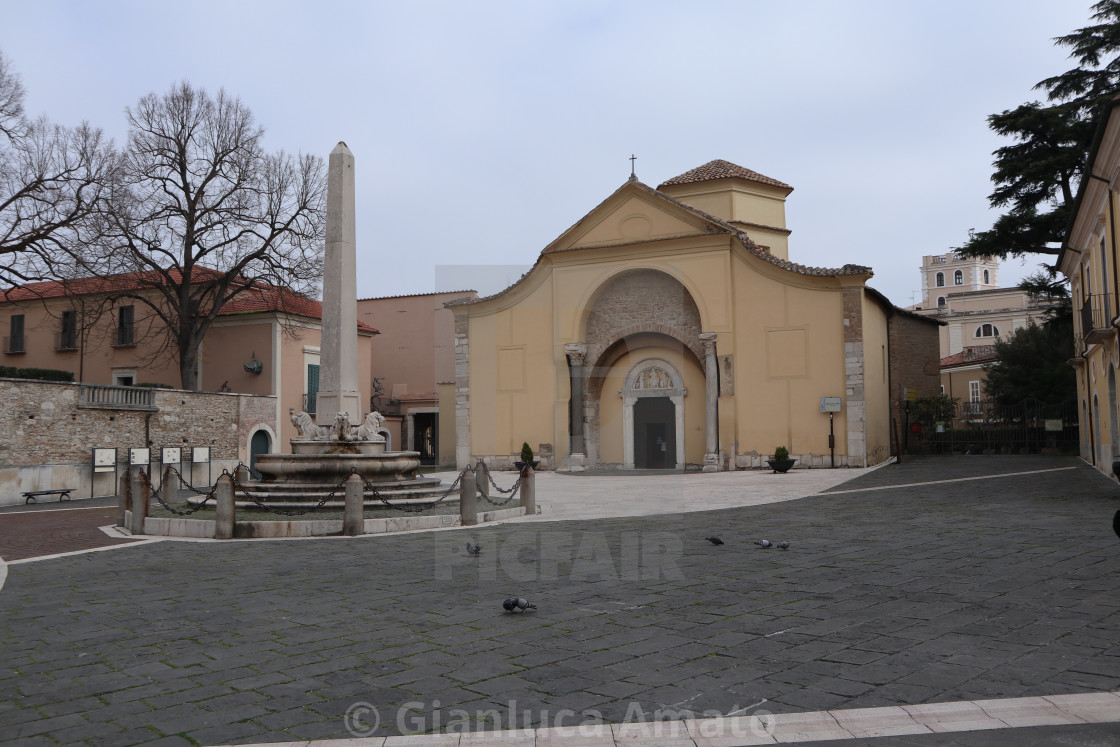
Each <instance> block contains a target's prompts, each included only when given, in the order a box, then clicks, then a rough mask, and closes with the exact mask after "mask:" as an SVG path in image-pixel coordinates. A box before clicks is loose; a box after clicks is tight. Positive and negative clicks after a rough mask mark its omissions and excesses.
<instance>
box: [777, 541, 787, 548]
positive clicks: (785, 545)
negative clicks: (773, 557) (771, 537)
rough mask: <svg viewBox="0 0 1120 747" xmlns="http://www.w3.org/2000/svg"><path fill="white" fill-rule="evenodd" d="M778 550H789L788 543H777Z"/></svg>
mask: <svg viewBox="0 0 1120 747" xmlns="http://www.w3.org/2000/svg"><path fill="white" fill-rule="evenodd" d="M778 549H779V550H788V549H789V543H788V542H779V543H778Z"/></svg>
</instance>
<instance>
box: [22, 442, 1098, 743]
mask: <svg viewBox="0 0 1120 747" xmlns="http://www.w3.org/2000/svg"><path fill="white" fill-rule="evenodd" d="M965 462H966V465H965V466H966V468H967V470H975V471H983V470H985V469H1004V470H1005V471H1016V470H1025V469H1036V468H1039V467H1040V466H1054V465H1058V466H1068V467H1073V468H1074V469H1069V470H1065V471H1062V472H1054V473H1039V474H1034V475H1030V476H1022V477H1005V478H1000V479H998V480H984V481H978V482H975V483H968V482H962V483H955V484H954V486H953V490H952V491H946V490H945V489H944V485H940V484H934V485H928V486H921V485H915V486H912V487H903V488H896V489H894V490H889V491H887V490H885V491H873V492H864V493H845V494H841V495H836V496H830V495H827V494H826V495H821V496H818V497H810V498H802V499H800V500H793V501H787V502H784V503H775V504H771V505H763V506H755V507H747V508H738V509H726V510H720V511H714V512H706V513H704V512H701V513H693V514H674V515H671V516H665V515H663V516H651V517H626V518H617V519H602V520H597V521H596V524H595V531H597V532H599V533H600V534H601V535H602V536H603V537H604V538H605V540H604V541H605V543H606V546H607V548H608V550H609V551H611V552H612V553H613V555H614V557H621V555H620V554H619V553H620V552H621V549H622V548H621V542H622V539H621V538H622V537H624V536H627V535H628V533H629V534H630V535H632V534H633V533H638V534H639V536H640V534H641V533H642V532H657V533H668V534H677V535H678V536H681V537H682V538H689V537H693V536H700V537H702V536H703V534H704V532H706V531H710V528H711V527H712V526H719V527H720V532H721V533H723V534H725V535H738V536H743V537H750V536H759V535H760V534H768V535H771V536H777V535H779V534H786V533H788V531H789V527H790V526H797V527H798V528H799V530H798V534H799V538H798V542H797V543H796V545H795V547H794V548H793V549H791V550H790V551H789V552H788V553H782V554H780V555H779V554H778V553H767V552H764V551H761V550H759V551H757V552H751V551H749V550H744V551H743V552H740V553H738V554H737V555H736V554H734V553H715V552H712V551H711V550H710V549H709V547H708V546H706V545H705V544H703V543H701V544H699V545H697V546H692V545H690V544H688V542H685V544H684V550H683V551H682V552H681V553H680V555H679V556H678V557H676V558H675V559H674V560H675V563H676V565H677V566H678V567H679V568H680V569H681V571H682V574H683V576H684V577H683V578H681V579H657V580H650V581H625V582H623V581H594V580H589V579H587V578H579V577H576V576H575V575H573V574H572V572H571V570H572V569H571V568H570V566H569V567H567V569H566V570H565V565H564V564H561V566H560V568H559V569H558V572H557V573H555V574H553V575H552V576H550V577H537V578H534V579H533V580H532V581H531V582H529V583H528V584H526V585H523V584H520V583H518V588H527V587H528V588H527V592H526V593H531V595H532V597H533V598H534V600H535V601H537V602H538V604H541V608H540V610H539V613H535V614H533V615H519V616H515V617H514V616H508V615H503V614H502V612H501V611H500V609H499V610H495V609H494V603H493V600H494V599H500V598H502V595H503V594H508V593H509V592H508V590H509V588H510V587H511V586H512V585H513V583H514V582H515V579H513V578H512V577H511V576H509V574H508V573H506V572H505V571H503V570H502V569H498V572H497V575H496V577H495V578H492V579H486V578H483V577H481V576H480V575H479V573H478V569H477V568H474V569H473V573H474V575H457V576H456V582H455V583H454V584H452V585H451V586H450V587H449V586H448V584H447V583H446V582H444V581H439V580H437V579H436V578H435V574H434V573H432V570H433V566H432V562H433V560H432V559H433V557H434V556H433V544H432V542H433V536H432V535H430V534H415V535H399V536H385V537H378V538H376V539H375V540H373V539H371V540H369V541H363V542H360V543H338V542H306V543H283V545H282V552H278V548H280V544H279V543H245V544H239V543H230V544H195V543H171V542H167V543H159V544H153V545H144V546H138V547H133V548H129V549H127V550H123V551H115V552H112V553H97V554H94V555H89V556H77V557H70V558H60V559H57V560H51V561H44V562H41V563H32V564H24V565H20V566H13V567H11V569H10V575H9V578H8V581H7V583H6V585H5V587H4V589H3V591H2V593H0V640H4V641H5V642H6V644H7V642H9V641H11V642H13V645H11V646H8V645H5V647H4V649H3V650H0V703H3V702H4V701H5V700H12V701H20V702H22V703H23V704H24V707H23V708H22V709H20V710H14V711H3V712H0V723H3V724H5V727H3V728H6V727H7V725H8V723H9V721H8V720H7V719H5V717H4V716H5V714H7V713H9V712H14V713H15V714H17V715H18V716H19V717H21V718H22V717H23V716H25V715H27V708H28V707H29V706H32V705H35V706H38V707H41V708H44V709H45V708H47V707H48V706H49V705H54V704H57V705H58V708H56V709H54V710H55V712H56V713H58V714H59V715H62V711H63V710H69V708H68V707H67V706H66V705H65V703H67V702H72V703H81V704H88V706H75V710H73V711H71V713H73V714H75V715H80V716H82V717H84V718H89V719H91V720H92V721H94V722H97V723H108V722H114V721H115V722H116V723H117V724H119V725H120V727H121V728H123V729H125V731H123V732H120V734H123V735H128V734H132V735H133V738H132V741H131V743H132V744H139V743H141V742H142V741H152V739H155V738H159V735H158V734H154V732H150V730H148V731H146V732H144V733H147V734H148V735H149V736H150V737H152V739H147V740H143V739H141V738H140V737H141V732H142V731H143V730H141V731H136V730H134V729H132V728H131V725H134V724H139V723H141V722H144V721H149V722H153V723H154V721H153V719H154V717H153V716H151V715H148V714H147V713H146V709H147V708H148V707H149V706H148V704H151V705H152V706H154V707H155V708H156V709H158V710H159V711H160V712H164V713H163V716H162V718H164V719H165V720H164V723H165V724H180V723H181V724H185V725H189V724H190V723H191V719H192V718H193V716H192V714H189V713H185V712H183V713H180V712H178V711H177V710H176V708H177V705H178V704H186V703H190V702H191V701H192V700H195V699H197V696H196V697H192V694H191V693H192V691H194V692H196V693H201V694H203V695H206V696H208V697H206V698H202V699H201V700H202V702H201V703H200V704H199V705H201V706H202V707H201V708H198V709H197V710H200V711H206V712H207V713H208V714H209V717H218V718H220V717H223V716H224V717H225V719H226V722H227V723H226V725H227V726H229V727H230V728H231V729H233V728H234V727H236V730H235V731H231V732H230V733H229V734H228V735H223V734H221V733H220V732H215V735H216V736H215V738H213V739H206V740H198V741H200V742H203V743H209V744H214V743H218V742H221V741H227V740H229V741H246V740H252V739H254V738H255V737H256V733H249V732H251V731H252V729H258V730H259V733H260V734H266V733H268V734H275V733H283V732H284V730H285V728H286V727H287V726H288V725H287V724H285V723H283V722H284V721H285V720H292V721H293V723H292V724H291V726H292V727H300V728H302V731H301V732H299V733H291V734H290V738H304V739H312V738H320V737H325V736H331V735H335V734H337V735H341V736H346V733H345V727H344V724H343V723H342V719H341V717H340V716H341V713H342V712H344V710H345V707H346V706H348V705H350V704H351V703H353V702H354V701H355V700H356V699H366V700H370V702H373V699H375V696H378V695H379V694H380V696H381V697H377V698H376V700H377V705H378V707H380V708H389V709H390V710H393V709H394V708H395V706H396V705H398V704H400V703H403V702H407V701H408V700H412V699H426V700H432V699H435V698H436V697H437V696H438V699H439V700H440V702H441V706H440V708H441V709H443V710H444V711H445V712H446V711H449V710H450V709H452V708H454V707H456V705H457V703H456V702H455V701H459V703H463V704H475V703H490V702H492V701H499V702H500V699H501V698H502V697H504V696H506V695H507V694H513V695H515V696H516V698H517V700H518V702H519V704H520V705H521V706H523V707H524V708H528V709H530V710H532V711H534V712H539V711H540V710H541V709H542V708H545V707H547V708H552V709H554V710H556V709H560V708H565V707H567V708H572V709H573V710H579V709H586V708H595V707H599V708H601V709H602V710H603V712H604V713H608V714H617V715H618V716H619V717H620V718H621V717H622V716H624V715H625V712H626V708H627V706H628V704H629V701H630V700H632V699H637V701H638V702H639V703H640V705H641V707H642V708H649V709H653V710H656V709H657V708H658V707H659V706H662V705H664V704H673V703H680V702H683V701H687V702H688V707H690V708H692V707H695V708H696V709H697V710H700V711H702V710H703V709H704V708H706V707H708V706H709V705H713V706H716V707H717V708H721V709H722V708H728V707H730V706H731V705H739V707H745V706H748V705H750V704H752V703H755V702H757V701H758V700H759V699H760V698H766V699H767V703H768V705H770V706H773V709H772V710H776V711H777V710H782V711H786V712H788V711H789V710H790V709H800V710H809V709H813V710H815V709H820V708H836V707H840V706H843V707H844V708H851V707H858V706H860V705H861V704H866V705H868V706H889V705H900V704H914V703H930V702H936V701H937V700H938V699H942V700H948V699H952V698H954V697H962V696H963V694H969V695H970V696H971V697H974V698H975V697H984V698H990V697H1004V696H1006V695H1016V694H1030V695H1046V694H1051V695H1053V694H1058V693H1066V692H1069V693H1077V692H1084V691H1086V690H1096V689H1101V690H1111V689H1114V688H1116V687H1120V667H1110V665H1109V663H1108V662H1107V661H1105V660H1106V659H1112V658H1118V656H1117V655H1110V654H1108V653H1106V652H1109V651H1114V652H1115V653H1116V654H1120V649H1117V647H1116V644H1115V641H1116V639H1117V638H1118V633H1120V613H1118V612H1117V611H1116V610H1115V609H1114V607H1113V606H1112V605H1111V604H1110V603H1109V602H1110V600H1111V595H1112V593H1113V591H1114V585H1115V584H1114V579H1115V577H1116V574H1117V572H1118V571H1120V559H1118V558H1117V555H1116V553H1115V552H1114V550H1115V547H1114V545H1115V538H1114V537H1112V536H1111V535H1110V534H1109V533H1108V532H1105V531H1101V527H1100V526H1099V524H1100V521H1099V507H1100V505H1102V504H1103V503H1104V502H1108V501H1114V500H1115V485H1114V484H1113V483H1111V482H1109V481H1107V480H1103V479H1101V478H1100V476H1099V475H1097V474H1096V473H1095V472H1093V471H1092V470H1091V468H1089V467H1087V466H1084V465H1082V464H1080V462H1078V461H1077V460H1074V459H1063V458H1056V457H1045V458H1043V457H1039V458H1035V457H1030V458H1022V459H1018V460H1013V459H1012V458H1010V457H1009V458H992V460H991V461H988V460H987V458H984V459H982V460H979V461H971V462H970V461H968V460H965ZM960 468H961V461H960V460H959V459H958V460H953V459H948V458H946V459H940V460H939V459H928V460H925V459H915V460H907V463H905V464H903V465H898V466H895V467H888V468H884V469H882V470H878V471H876V472H872V473H870V474H868V475H866V476H864V477H862V478H860V479H859V480H858V481H857V483H856V485H855V486H852V485H848V486H846V489H851V488H852V487H859V486H868V487H870V486H876V485H883V484H887V483H889V482H890V481H891V480H895V479H898V480H900V481H901V482H904V483H920V482H921V481H922V480H923V479H931V478H932V479H940V475H943V474H944V473H945V471H946V470H953V471H957V470H959V469H960ZM736 477H737V478H739V479H743V478H749V475H746V474H744V475H742V476H741V477H740V476H736ZM601 479H603V480H608V479H611V478H601ZM628 479H629V478H628ZM651 479H656V480H661V479H662V478H651ZM690 479H691V478H690ZM697 479H699V478H697ZM658 484H660V483H658ZM1054 496H1060V497H1061V500H1052V498H1053V497H1054ZM917 505H920V506H921V507H922V510H921V511H915V510H914V507H915V506H917ZM977 506H982V507H983V510H976V507H977ZM1055 527H1061V528H1062V531H1061V536H1060V537H1057V538H1055V536H1054V533H1055ZM586 530H587V525H586V524H584V523H581V522H556V523H552V524H508V525H501V526H489V527H485V528H482V529H478V530H477V531H475V533H474V535H473V536H474V537H476V539H475V541H478V542H482V543H483V544H486V545H488V546H492V547H501V546H502V544H503V543H504V542H507V541H508V542H513V541H520V540H522V539H527V538H532V539H533V542H534V543H536V545H535V546H536V547H537V548H539V543H540V542H544V541H550V540H548V539H547V538H548V537H556V536H558V535H559V534H560V533H564V532H567V533H568V534H569V535H572V536H577V535H576V533H577V532H581V531H586ZM452 534H456V533H452ZM446 536H448V537H450V536H451V535H446ZM536 551H537V550H534V552H536ZM744 553H746V554H744ZM200 563H205V565H206V567H207V568H208V573H207V575H206V577H204V578H197V579H191V580H190V582H189V583H184V584H180V585H177V586H176V588H175V589H168V588H167V586H166V583H165V582H164V576H165V574H166V568H168V567H191V566H192V565H199V564H200ZM371 567H375V568H379V569H383V570H384V573H380V574H376V575H371V574H370V573H369V568H371ZM461 570H465V569H461ZM745 571H746V572H745ZM456 573H460V571H458V570H457V571H456ZM565 573H567V574H568V575H567V576H565ZM126 574H127V576H128V578H129V579H130V584H129V585H128V586H127V588H126V587H122V585H121V584H120V583H119V579H120V578H122V577H124V576H125V575H126ZM262 579H276V580H277V582H276V583H272V582H271V580H269V581H267V582H264V583H262ZM530 588H531V591H528V589H530ZM435 598H438V599H440V600H441V604H440V605H439V607H438V608H437V609H417V605H415V604H412V603H410V601H409V600H412V599H435ZM701 598H713V599H714V600H715V602H713V603H708V604H697V603H696V601H697V600H699V599H701ZM110 600H111V601H110ZM542 600H543V603H542ZM60 608H61V609H64V610H66V612H65V613H64V614H61V615H60V614H58V610H59V609H60ZM48 614H51V615H52V619H53V621H54V623H53V625H52V628H51V629H43V626H42V624H41V622H40V621H41V619H42V618H43V617H44V616H45V615H48ZM122 619H124V620H129V621H130V622H135V623H136V625H137V626H138V629H140V630H141V631H142V632H141V633H139V634H129V633H127V632H125V631H122V630H121V629H120V620H122ZM764 636H769V637H764ZM216 646H217V648H215V647H216ZM81 652H88V653H89V657H88V658H89V659H90V662H89V663H88V664H87V663H85V662H84V661H83V662H82V663H80V664H78V663H76V660H75V656H76V654H77V653H81ZM20 666H23V667H33V668H34V667H39V668H38V669H36V670H35V671H30V670H28V671H27V672H26V674H24V675H22V676H19V677H16V678H7V679H6V678H4V676H3V673H4V672H8V671H14V670H17V669H18V668H19V667H20ZM785 680H788V681H785ZM487 682H490V683H491V684H490V685H486V683H487ZM60 685H63V687H60ZM408 685H413V687H412V688H408V687H406V686H408ZM633 687H641V688H642V689H640V690H638V691H631V688H633ZM596 688H597V689H598V690H599V691H602V690H605V689H607V688H620V689H612V692H610V693H602V694H601V693H600V692H592V690H595V689H596ZM231 689H235V690H236V689H239V691H240V692H241V693H242V694H243V695H244V696H245V698H246V699H245V700H230V701H228V706H226V707H222V706H221V705H220V704H221V703H222V701H220V700H217V699H218V698H221V697H225V696H228V695H229V692H230V690H231ZM830 690H834V691H837V692H830ZM416 691H419V692H416ZM179 693H181V694H182V696H181V700H177V694H179ZM312 693H319V694H320V695H326V699H325V700H324V699H322V698H316V696H315V695H314V694H312ZM98 696H101V697H100V700H103V701H104V702H105V705H100V706H99V705H98V702H97V701H98V700H99V698H98ZM690 698H691V700H689V699H690ZM211 700H214V701H216V702H215V703H209V702H207V701H211ZM729 700H732V701H734V700H738V701H739V703H738V704H736V703H735V702H729ZM242 707H250V710H244V711H242V710H238V709H239V708H242ZM252 707H257V708H261V709H268V710H269V711H270V713H259V714H258V715H256V717H255V718H251V719H250V721H251V724H250V726H251V727H252V728H250V726H246V725H245V724H248V723H249V722H243V724H241V725H239V724H237V723H236V721H234V720H233V717H234V716H236V717H241V718H244V717H246V716H247V715H248V714H250V713H256V712H254V711H252ZM304 707H306V708H308V709H311V708H314V709H316V710H315V711H314V712H312V711H306V710H304ZM134 709H137V710H134ZM310 713H316V714H317V715H320V716H323V718H322V719H319V720H315V719H314V718H309V714H310ZM32 714H33V715H35V716H37V717H36V718H33V717H29V718H28V721H29V722H31V723H40V722H45V721H47V719H48V718H49V717H50V715H51V714H50V713H47V712H42V713H39V712H35V711H33V712H32ZM325 714H329V717H328V716H327V715H325ZM534 718H539V713H538V715H537V716H534ZM263 719H272V720H271V721H269V722H267V723H266V722H264V721H263ZM295 722H298V723H295ZM21 723H23V722H21ZM64 728H65V727H64ZM206 728H209V727H206ZM240 731H244V732H245V733H244V735H243V736H240V737H239V736H237V735H236V734H237V733H239V732H240ZM51 733H52V734H53V733H54V732H51ZM184 733H185V735H186V736H189V737H190V738H191V739H197V738H198V737H197V735H196V734H195V731H194V730H191V731H187V732H184ZM67 734H69V732H67ZM111 736H113V735H105V739H106V740H109V738H110V737H111ZM66 739H70V737H69V736H68V737H66ZM90 741H91V742H93V741H96V740H93V739H91V740H90ZM62 743H63V744H65V743H67V742H66V741H63V742H62ZM121 743H122V744H124V743H127V742H123V741H122V742H121Z"/></svg>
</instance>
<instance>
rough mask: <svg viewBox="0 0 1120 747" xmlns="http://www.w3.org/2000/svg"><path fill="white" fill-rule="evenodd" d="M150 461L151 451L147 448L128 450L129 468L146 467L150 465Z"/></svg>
mask: <svg viewBox="0 0 1120 747" xmlns="http://www.w3.org/2000/svg"><path fill="white" fill-rule="evenodd" d="M151 461H152V450H151V449H149V448H147V447H145V448H142V449H129V450H128V465H129V466H130V467H147V466H148V465H149V464H151Z"/></svg>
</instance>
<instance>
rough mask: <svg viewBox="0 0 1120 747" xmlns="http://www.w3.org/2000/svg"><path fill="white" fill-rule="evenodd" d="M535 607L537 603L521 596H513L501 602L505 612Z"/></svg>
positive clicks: (533, 608)
mask: <svg viewBox="0 0 1120 747" xmlns="http://www.w3.org/2000/svg"><path fill="white" fill-rule="evenodd" d="M536 608H537V605H535V604H533V603H532V602H530V601H529V600H528V599H522V598H521V597H513V598H511V599H507V600H505V601H504V602H502V609H504V610H505V611H506V612H513V611H514V610H521V611H522V612H524V611H526V610H535V609H536Z"/></svg>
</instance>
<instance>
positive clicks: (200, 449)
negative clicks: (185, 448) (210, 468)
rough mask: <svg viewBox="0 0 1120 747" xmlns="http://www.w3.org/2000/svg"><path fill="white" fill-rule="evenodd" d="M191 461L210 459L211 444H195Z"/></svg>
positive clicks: (197, 461)
mask: <svg viewBox="0 0 1120 747" xmlns="http://www.w3.org/2000/svg"><path fill="white" fill-rule="evenodd" d="M191 461H192V462H194V463H195V464H199V463H201V462H209V461H210V447H209V446H195V447H193V448H192V449H191Z"/></svg>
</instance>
